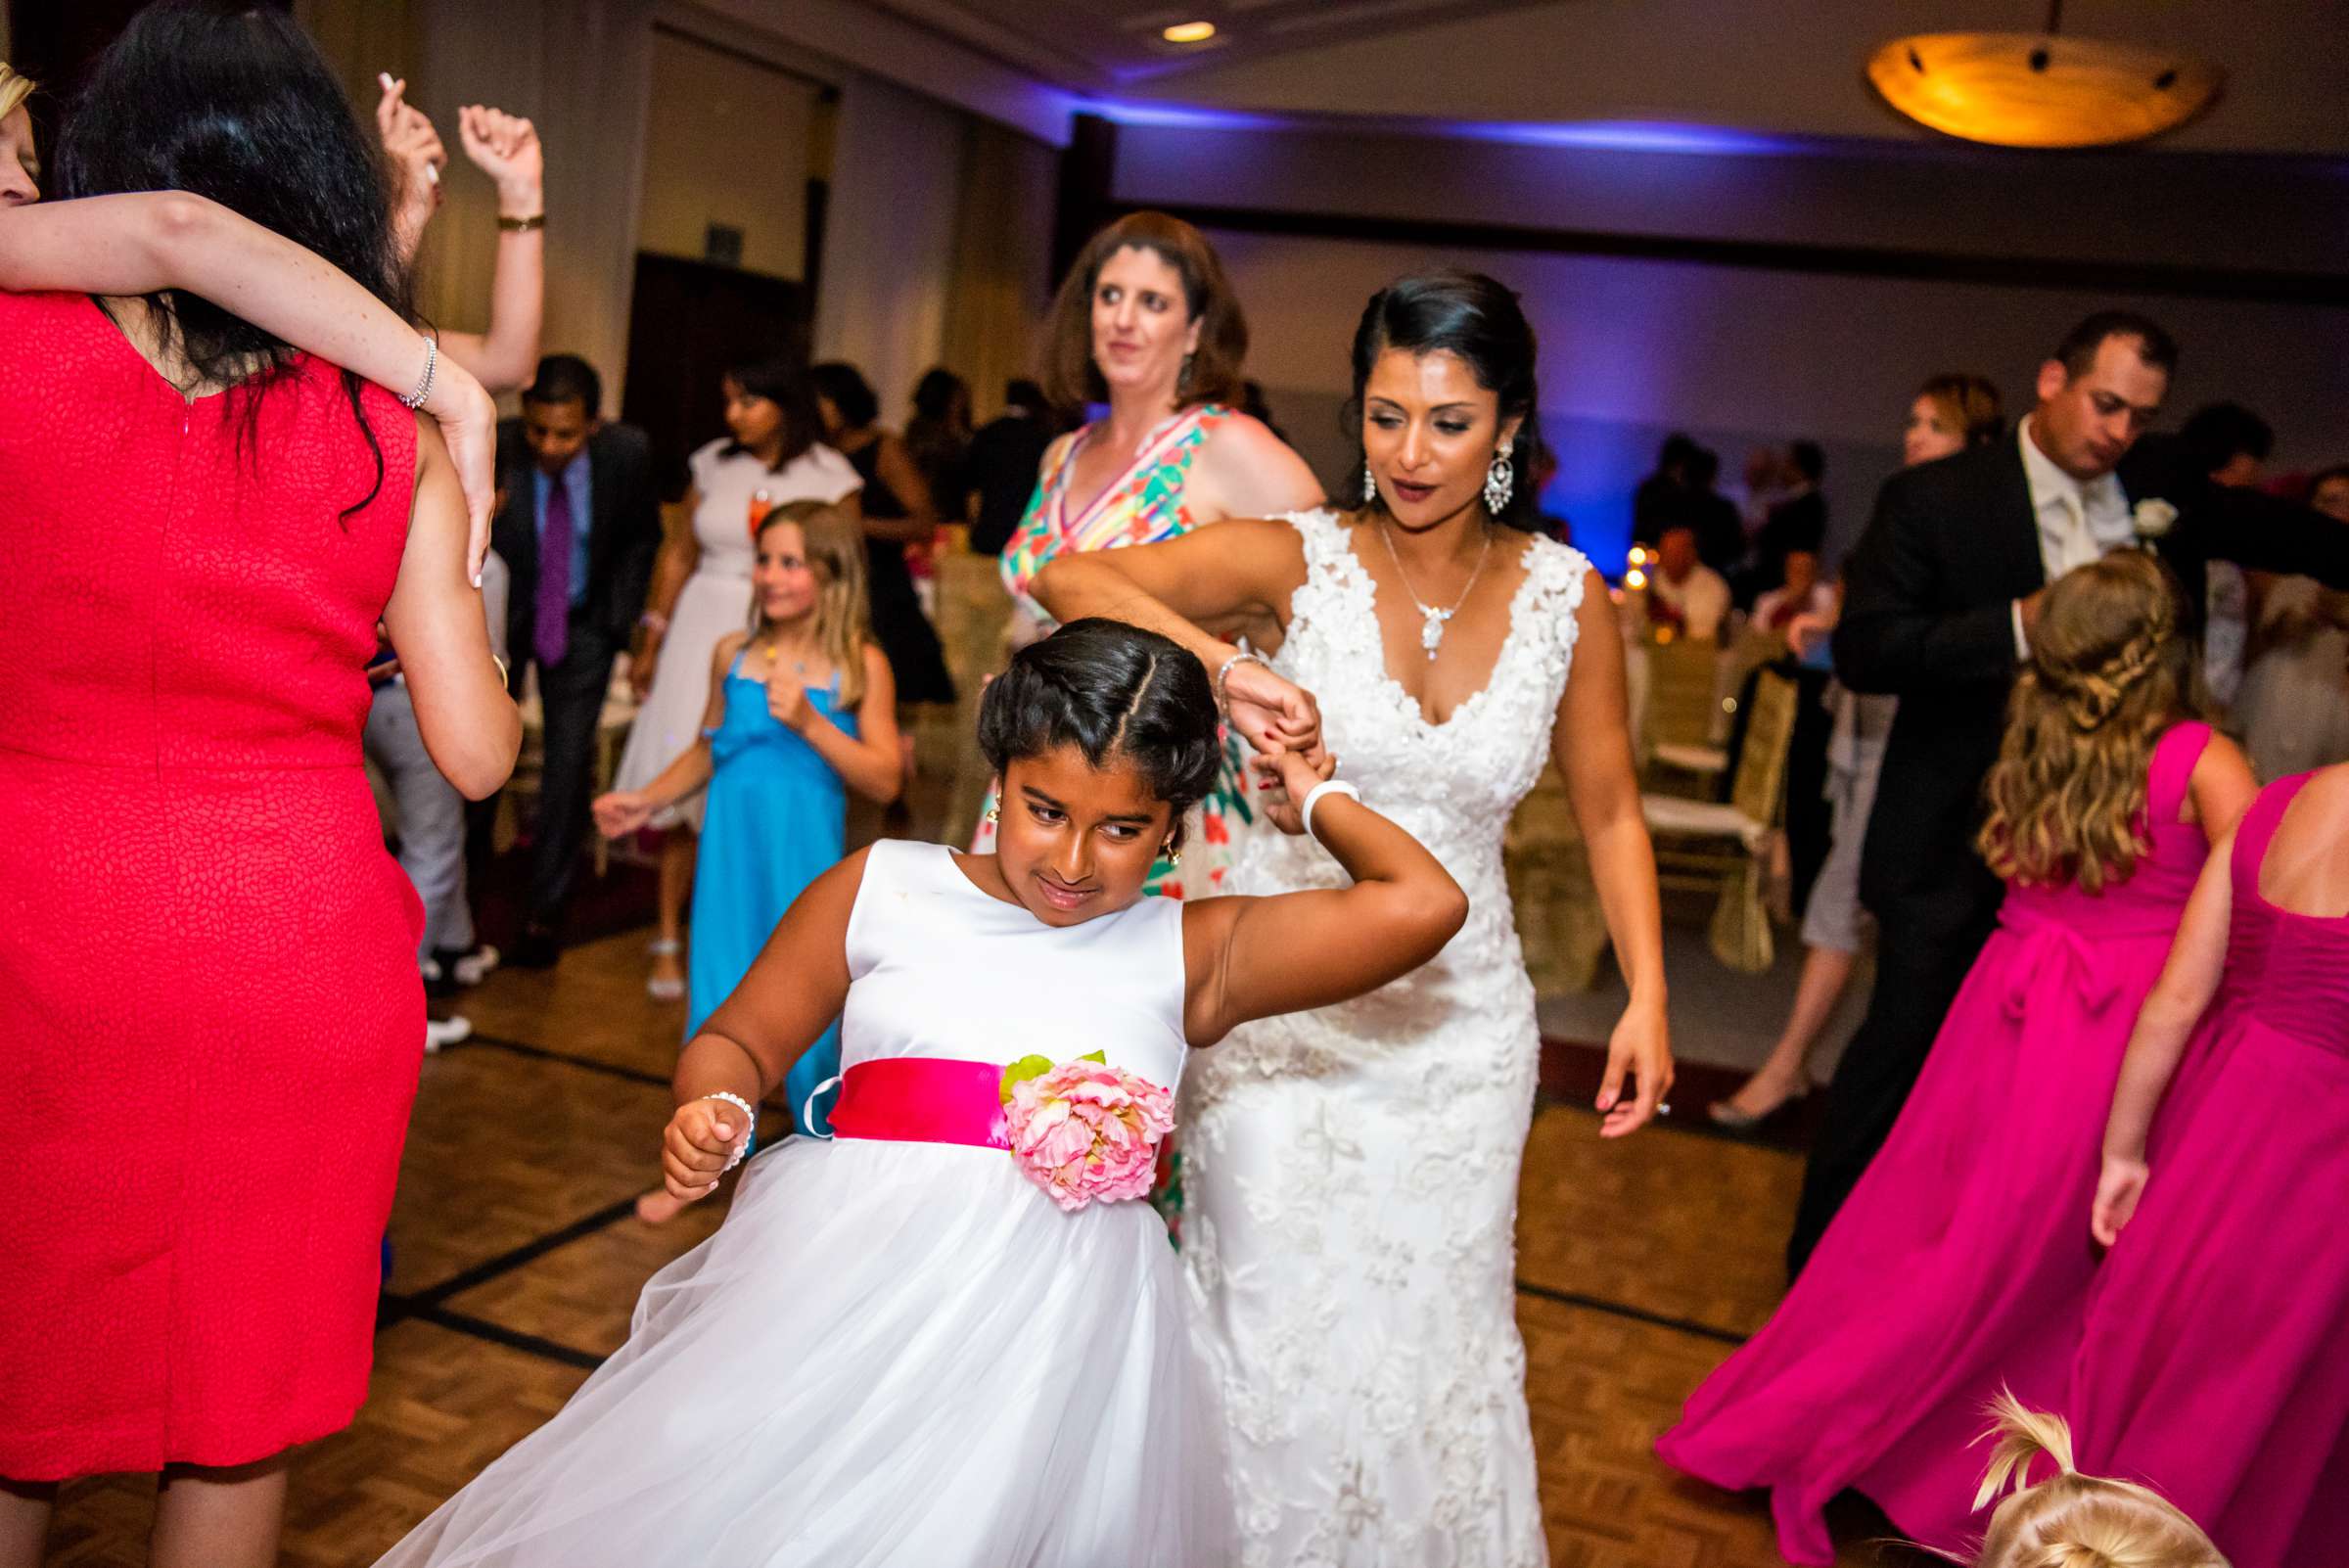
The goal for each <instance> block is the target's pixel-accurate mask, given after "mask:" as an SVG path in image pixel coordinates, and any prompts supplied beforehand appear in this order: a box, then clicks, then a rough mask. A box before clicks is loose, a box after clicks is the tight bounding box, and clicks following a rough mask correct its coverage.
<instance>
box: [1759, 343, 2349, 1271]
mask: <svg viewBox="0 0 2349 1568" xmlns="http://www.w3.org/2000/svg"><path fill="white" fill-rule="evenodd" d="M2176 364H2177V347H2176V346H2175V345H2174V344H2173V343H2172V342H2171V340H2170V337H2169V335H2168V334H2167V333H2165V332H2164V331H2163V330H2162V329H2161V328H2160V327H2159V326H2157V325H2155V324H2154V323H2153V322H2151V321H2148V320H2146V319H2144V318H2142V317H2141V316H2135V315H2130V314H2127V313H2124V312H2119V311H2107V312H2104V313H2101V314H2098V315H2095V316H2091V317H2090V318H2089V319H2088V320H2086V321H2084V322H2082V323H2081V324H2080V325H2079V326H2078V327H2077V328H2075V329H2073V331H2072V333H2071V335H2070V336H2069V337H2067V338H2066V339H2065V340H2064V341H2063V343H2062V345H2061V346H2058V347H2057V349H2056V350H2055V353H2054V354H2053V356H2052V357H2050V359H2049V360H2048V362H2047V363H2046V364H2044V365H2042V366H2041V367H2040V372H2039V383H2038V395H2039V402H2038V405H2037V407H2035V408H2034V409H2033V410H2032V411H2031V412H2030V413H2029V414H2028V415H2026V416H2025V417H2024V418H2023V420H2022V422H2021V424H2020V425H2019V426H2018V427H2017V429H2016V431H2015V434H2014V436H2013V437H2012V438H2009V439H2006V440H2003V441H1997V442H1993V443H1991V444H1989V445H1986V446H1978V447H1973V448H1970V449H1968V450H1966V451H1963V452H1960V453H1958V454H1957V455H1956V456H1954V457H1946V458H1943V459H1941V460H1940V461H1939V462H1934V463H1926V464H1923V465H1921V466H1919V467H1916V468H1911V469H1907V470H1904V471H1903V472H1901V473H1899V474H1897V475H1895V476H1894V477H1893V478H1892V479H1890V480H1888V481H1886V482H1885V484H1884V487H1883V489H1882V490H1881V491H1880V492H1879V493H1878V495H1877V498H1876V510H1875V515H1874V517H1873V518H1872V519H1871V520H1870V521H1869V523H1868V527H1867V531H1866V533H1865V535H1864V536H1863V537H1862V539H1861V541H1860V544H1859V547H1858V548H1857V549H1856V550H1855V551H1854V552H1853V554H1852V559H1851V562H1850V565H1849V567H1848V568H1847V573H1846V594H1845V604H1844V614H1843V621H1842V623H1841V625H1839V626H1838V627H1837V628H1836V632H1835V639H1834V648H1835V669H1836V673H1837V674H1838V675H1840V676H1841V677H1842V679H1843V681H1844V683H1845V684H1846V685H1848V686H1850V687H1851V688H1852V689H1853V690H1855V691H1861V692H1889V693H1894V694H1897V695H1898V696H1899V697H1900V699H1901V710H1900V716H1899V718H1898V719H1897V720H1896V721H1895V722H1894V725H1893V730H1892V736H1891V739H1890V741H1889V742H1888V743H1887V746H1886V751H1885V757H1884V772H1883V778H1882V782H1881V783H1880V784H1879V786H1878V788H1877V794H1876V803H1875V809H1874V811H1873V813H1872V814H1871V815H1870V816H1869V819H1868V826H1867V839H1866V844H1865V850H1864V852H1863V854H1862V858H1861V872H1860V893H1861V899H1862V900H1863V901H1864V902H1865V904H1866V905H1867V907H1868V909H1869V910H1870V911H1871V912H1872V913H1873V914H1874V915H1875V917H1876V922H1877V930H1878V938H1879V940H1878V943H1877V959H1876V984H1875V991H1874V993H1873V995H1872V996H1871V997H1870V999H1869V1002H1868V1010H1867V1017H1866V1019H1865V1021H1864V1022H1863V1023H1862V1024H1861V1026H1860V1030H1859V1032H1858V1033H1857V1034H1856V1035H1854V1036H1853V1038H1852V1042H1851V1044H1850V1046H1849V1047H1848V1048H1847V1049H1846V1051H1845V1053H1844V1057H1843V1062H1842V1065H1841V1066H1840V1067H1839V1068H1838V1069H1837V1070H1836V1074H1835V1081H1834V1083H1833V1084H1832V1085H1831V1086H1830V1088H1829V1091H1828V1101H1827V1108H1826V1115H1825V1119H1824V1121H1823V1123H1822V1125H1821V1127H1820V1129H1819V1140H1818V1143H1817V1145H1816V1146H1815V1147H1814V1148H1813V1150H1812V1154H1811V1162H1810V1165H1809V1167H1808V1169H1807V1170H1806V1171H1805V1173H1804V1180H1803V1196H1802V1203H1801V1206H1800V1208H1799V1210H1798V1212H1797V1216H1796V1220H1795V1230H1794V1235H1793V1238H1792V1240H1791V1241H1789V1243H1788V1246H1787V1262H1788V1266H1789V1268H1791V1269H1793V1270H1796V1271H1799V1270H1800V1269H1801V1268H1802V1266H1803V1264H1804V1263H1805V1262H1806V1261H1807V1260H1808V1259H1809V1257H1810V1254H1811V1249H1812V1248H1813V1247H1814V1246H1816V1245H1817V1244H1818V1241H1819V1235H1820V1234H1821V1233H1822V1232H1823V1231H1824V1230H1825V1229H1826V1226H1827V1222H1828V1221H1830V1220H1831V1219H1833V1218H1834V1215H1835V1211H1836V1209H1837V1208H1838V1207H1840V1206H1841V1204H1842V1202H1843V1199H1844V1197H1845V1195H1846V1194H1848V1193H1849V1192H1850V1191H1851V1189H1852V1186H1853V1184H1854V1183H1855V1182H1857V1181H1858V1180H1859V1179H1860V1176H1861V1174H1862V1173H1863V1172H1864V1171H1865V1170H1866V1168H1867V1164H1868V1161H1869V1160H1870V1159H1871V1158H1873V1157H1874V1155H1875V1152H1876V1150H1877V1148H1878V1147H1880V1146H1881V1145H1882V1143H1883V1141H1884V1138H1885V1136H1886V1134H1888V1133H1889V1132H1890V1131H1891V1130H1892V1125H1893V1122H1894V1121H1895V1120H1896V1119H1897V1118H1898V1117H1899V1115H1900V1111H1901V1107H1902V1105H1903V1104H1904V1103H1905V1102H1906V1100H1907V1099H1908V1096H1909V1090H1910V1088H1911V1086H1912V1085H1913V1084H1915V1082H1916V1077H1917V1074H1918V1072H1919V1071H1920V1070H1921V1069H1922V1068H1923V1066H1924V1060H1925V1053H1926V1051H1927V1049H1928V1048H1929V1047H1930V1046H1931V1045H1932V1043H1933V1038H1934V1036H1935V1035H1936V1034H1937V1033H1938V1032H1939V1031H1940V1028H1941V1023H1942V1019H1943V1017H1944V1016H1945V1015H1946V1014H1947V1013H1948V1011H1949V1007H1950V1003H1951V1002H1952V1001H1953V1000H1954V999H1955V998H1956V996H1957V989H1958V987H1959V985H1960V984H1961V983H1962V982H1963V981H1964V979H1965V974H1966V971H1967V970H1968V969H1969V968H1971V967H1972V965H1973V961H1974V959H1975V957H1976V956H1977V955H1978V954H1979V953H1980V951H1981V949H1982V945H1983V944H1984V943H1985V942H1987V941H1988V940H1989V937H1990V932H1991V928H1992V926H1993V924H1994V923H1995V921H1996V919H1997V916H1998V908H1999V900H2000V898H2001V896H2002V894H2003V891H2004V890H2003V888H2002V886H2001V884H2000V882H1999V880H1998V878H1996V877H1995V876H1993V875H1992V874H1991V872H1990V869H1989V867H1988V866H1986V865H1985V864H1984V863H1983V861H1982V859H1981V857H1980V855H1978V854H1977V853H1975V850H1974V843H1973V841H1974V834H1975V831H1976V829H1977V828H1978V827H1979V826H1980V823H1981V791H1982V781H1983V778H1984V776H1985V775H1986V774H1987V773H1988V772H1989V771H1990V766H1991V764H1992V763H1993V762H1994V761H1997V760H1998V752H1999V739H2000V734H2001V731H2002V729H2003V727H2004V713H2005V704H2006V696H2007V691H2008V689H2009V687H2010V686H2011V685H2012V684H2013V680H2014V675H2015V672H2016V671H2017V669H2019V668H2020V667H2021V664H2022V661H2023V660H2025V659H2027V658H2028V657H2029V647H2030V636H2031V629H2032V626H2033V624H2034V623H2035V622H2036V620H2037V617H2038V612H2039V603H2040V598H2041V595H2042V594H2043V593H2044V592H2045V590H2046V587H2047V584H2048V583H2049V581H2050V580H2051V579H2052V578H2054V577H2056V576H2061V575H2062V574H2063V573H2064V572H2067V571H2069V570H2070V569H2071V568H2073V567H2075V566H2078V565H2081V564H2082V563H2084V562H2087V561H2092V560H2094V559H2096V557H2097V556H2099V555H2101V554H2104V553H2106V552H2108V551H2111V550H2116V549H2128V548H2132V547H2138V546H2143V547H2146V548H2150V549H2153V550H2156V551H2158V552H2159V554H2160V555H2161V557H2162V559H2163V560H2164V561H2165V562H2166V563H2168V565H2169V567H2170V568H2171V570H2172V571H2173V572H2175V573H2176V574H2177V576H2178V579H2179V582H2180V585H2181V587H2182V589H2183V590H2184V591H2183V593H2182V596H2181V597H2182V604H2181V610H2182V613H2183V615H2184V616H2185V618H2186V622H2187V623H2188V625H2189V626H2192V627H2194V628H2195V629H2197V630H2198V629H2199V621H2200V609H2201V605H2202V603H2203V597H2204V581H2205V569H2206V567H2207V565H2208V563H2209V562H2211V561H2212V560H2230V561H2234V562H2238V563H2240V564H2241V565H2243V566H2246V567H2254V568H2263V569H2266V570H2270V571H2276V572H2284V573H2300V574H2304V575H2306V576H2313V577H2317V578H2320V579H2321V580H2324V581H2326V582H2329V583H2333V584H2336V585H2349V529H2342V528H2340V527H2339V526H2338V525H2334V526H2333V527H2331V528H2329V529H2327V528H2324V527H2321V526H2320V525H2321V524H2322V522H2323V520H2322V519H2320V518H2318V517H2317V516H2316V515H2315V514H2314V513H2311V512H2307V511H2304V510H2303V509H2301V508H2299V507H2295V506H2290V505H2287V504H2284V503H2282V502H2279V501H2275V500H2273V499H2271V498H2269V497H2267V496H2265V495H2261V494H2259V493H2258V492H2256V491H2251V490H2243V489H2234V488H2229V487H2226V486H2222V485H2218V484H2213V483H2211V480H2210V476H2209V475H2208V474H2207V473H2206V472H2204V471H2203V470H2202V469H2201V468H2200V467H2199V466H2198V465H2197V464H2195V463H2194V462H2192V461H2191V460H2190V456H2189V454H2188V453H2187V452H2186V451H2185V450H2184V449H2183V448H2181V447H2180V446H2179V444H2178V443H2177V442H2175V441H2169V440H2160V439H2156V440H2150V441H2146V442H2144V443H2143V444H2142V445H2140V444H2139V441H2138V438H2139V436H2140V435H2141V434H2142V432H2143V430H2144V428H2145V426H2146V425H2147V424H2148V423H2150V422H2151V420H2152V418H2153V416H2154V415H2155V414H2156V413H2157V412H2158V411H2159V410H2160V407H2161V402H2162V399H2163V397H2164V396H2165V395H2166V394H2167V393H2168V391H2169V383H2170V375H2171V372H2172V371H2173V370H2174V368H2175V367H2176Z"/></svg>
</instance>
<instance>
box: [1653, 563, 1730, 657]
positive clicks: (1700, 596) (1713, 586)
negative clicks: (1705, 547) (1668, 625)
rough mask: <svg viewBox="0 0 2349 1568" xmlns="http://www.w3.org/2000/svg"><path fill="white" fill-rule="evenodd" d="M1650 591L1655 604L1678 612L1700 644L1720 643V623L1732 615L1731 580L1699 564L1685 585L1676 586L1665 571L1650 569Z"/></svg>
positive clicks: (1685, 625) (1687, 629) (1683, 623)
mask: <svg viewBox="0 0 2349 1568" xmlns="http://www.w3.org/2000/svg"><path fill="white" fill-rule="evenodd" d="M1647 591H1648V595H1649V597H1651V598H1652V599H1654V600H1655V602H1656V603H1658V604H1662V605H1669V606H1671V607H1672V609H1674V610H1676V611H1678V612H1679V613H1680V617H1681V627H1682V629H1683V630H1685V631H1686V632H1687V634H1688V635H1689V636H1690V637H1691V638H1693V639H1695V640H1696V641H1698V642H1714V641H1718V640H1719V639H1720V636H1721V623H1723V622H1724V621H1726V620H1727V619H1728V615H1729V584H1728V579H1727V578H1726V577H1724V576H1722V575H1721V574H1720V573H1718V572H1716V571H1714V570H1713V569H1712V568H1711V567H1709V566H1706V565H1704V564H1703V563H1702V562H1699V563H1698V564H1697V566H1696V567H1695V569H1694V570H1692V571H1691V572H1690V573H1689V574H1688V579H1687V580H1686V581H1685V582H1675V581H1673V580H1672V578H1670V577H1668V576H1665V575H1664V569H1663V568H1662V567H1652V566H1651V567H1650V568H1649V569H1648V574H1647Z"/></svg>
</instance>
